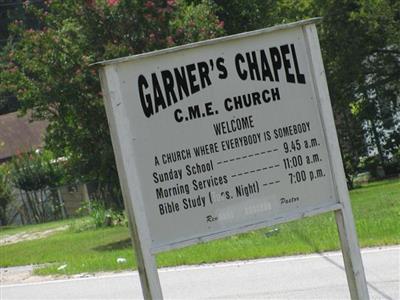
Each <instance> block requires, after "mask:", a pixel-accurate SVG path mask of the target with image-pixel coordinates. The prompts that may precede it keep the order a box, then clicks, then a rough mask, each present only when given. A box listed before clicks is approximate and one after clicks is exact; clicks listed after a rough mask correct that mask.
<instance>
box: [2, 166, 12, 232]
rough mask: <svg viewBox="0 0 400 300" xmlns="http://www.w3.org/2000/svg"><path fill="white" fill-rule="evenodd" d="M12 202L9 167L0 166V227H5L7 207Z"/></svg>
mask: <svg viewBox="0 0 400 300" xmlns="http://www.w3.org/2000/svg"><path fill="white" fill-rule="evenodd" d="M13 200H14V195H13V192H12V187H11V183H10V170H9V167H8V166H7V165H4V166H0V225H7V222H8V219H7V207H8V205H9V204H10V203H11V202H12V201H13Z"/></svg>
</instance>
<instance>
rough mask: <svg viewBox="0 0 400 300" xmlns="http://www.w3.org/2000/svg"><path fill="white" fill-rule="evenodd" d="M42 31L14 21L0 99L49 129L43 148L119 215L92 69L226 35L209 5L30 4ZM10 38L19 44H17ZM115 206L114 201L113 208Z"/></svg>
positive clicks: (0, 66)
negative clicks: (92, 183) (5, 97)
mask: <svg viewBox="0 0 400 300" xmlns="http://www.w3.org/2000/svg"><path fill="white" fill-rule="evenodd" d="M25 9H26V10H27V11H28V12H29V13H30V14H32V15H35V16H36V18H37V20H39V22H40V26H39V27H40V29H35V28H30V27H29V26H27V25H26V24H25V23H24V22H21V21H20V20H15V21H14V23H13V24H12V25H11V27H10V31H11V33H12V35H11V39H12V40H13V41H15V40H17V41H16V42H10V43H9V44H8V45H7V46H6V47H5V51H6V53H7V55H4V56H2V58H1V59H0V82H1V86H0V93H11V94H15V95H17V97H18V99H19V100H20V101H21V105H22V111H23V112H26V111H27V110H28V109H29V110H32V111H33V118H34V119H46V120H48V121H49V126H48V131H47V135H46V147H48V148H49V149H51V150H52V151H53V152H54V153H55V154H56V155H57V156H59V157H61V156H63V157H67V158H68V161H69V165H70V170H72V172H73V174H74V176H75V177H76V178H78V179H84V180H96V181H97V182H99V183H100V185H99V189H102V190H103V191H105V192H107V193H111V195H112V196H111V199H113V204H114V206H117V207H118V208H122V201H121V197H119V196H118V195H119V185H118V177H117V173H116V167H115V162H114V156H113V151H112V147H111V141H110V136H109V129H108V125H107V121H106V115H105V111H104V107H103V100H102V95H101V92H100V84H99V80H98V76H97V71H96V69H95V68H94V67H90V64H92V63H94V62H97V61H101V60H105V59H111V58H116V57H121V56H127V55H132V54H139V53H143V52H148V51H153V50H156V49H160V48H167V47H171V46H174V45H178V44H180V43H187V42H193V41H197V40H199V39H207V38H213V37H217V36H219V35H221V34H222V33H223V28H222V26H221V24H220V22H219V20H218V18H217V17H216V16H215V14H214V10H215V6H214V5H213V4H212V2H209V1H201V2H200V3H197V4H187V3H185V2H184V1H178V2H176V1H174V0H168V1H143V0H139V1H118V0H107V1H100V0H99V1H95V0H87V1H60V0H59V1H47V2H45V7H43V8H42V7H37V6H35V5H33V4H27V5H26V6H25ZM15 37H18V39H16V38H15ZM117 199H119V200H118V201H116V200H117Z"/></svg>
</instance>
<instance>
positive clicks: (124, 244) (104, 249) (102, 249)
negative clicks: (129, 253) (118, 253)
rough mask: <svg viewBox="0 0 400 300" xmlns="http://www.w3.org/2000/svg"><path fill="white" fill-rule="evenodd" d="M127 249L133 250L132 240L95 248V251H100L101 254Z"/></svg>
mask: <svg viewBox="0 0 400 300" xmlns="http://www.w3.org/2000/svg"><path fill="white" fill-rule="evenodd" d="M125 248H132V242H131V239H130V238H128V239H125V240H121V241H118V242H114V243H110V244H107V245H101V246H98V247H95V248H93V250H95V251H99V252H107V251H112V250H121V249H125Z"/></svg>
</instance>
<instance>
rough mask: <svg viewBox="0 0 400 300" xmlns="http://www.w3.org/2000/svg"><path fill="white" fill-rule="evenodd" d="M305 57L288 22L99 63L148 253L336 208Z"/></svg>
mask: <svg viewBox="0 0 400 300" xmlns="http://www.w3.org/2000/svg"><path fill="white" fill-rule="evenodd" d="M304 24H306V23H304ZM310 51H311V50H310V44H309V41H308V40H307V34H306V32H305V30H304V27H302V26H293V25H292V26H286V27H285V26H282V27H280V28H278V29H276V28H275V30H268V29H267V30H261V31H257V32H252V33H247V34H242V35H238V36H233V37H226V38H222V39H217V40H213V41H206V42H202V43H198V44H193V45H187V46H183V47H177V48H172V49H166V50H162V51H158V52H154V53H148V54H143V55H138V56H134V57H130V58H123V59H119V60H115V61H110V62H105V63H103V64H104V68H103V71H102V72H103V73H102V74H103V78H102V79H103V80H102V85H103V90H104V91H105V93H106V97H107V99H106V106H107V115H108V117H109V120H110V126H111V129H112V135H113V144H114V147H115V150H116V155H117V161H119V165H118V168H119V172H120V176H121V175H122V177H123V179H122V185H123V187H124V190H125V192H124V195H125V198H126V199H125V200H126V201H128V202H129V205H131V206H132V207H133V213H134V214H135V221H134V223H135V226H136V227H137V228H138V231H139V233H138V234H139V235H140V234H141V233H140V231H142V232H143V234H145V235H146V237H147V240H148V243H147V245H148V248H149V250H150V251H151V253H157V252H160V251H163V250H166V249H171V248H175V247H179V246H183V245H188V244H191V243H196V242H198V241H204V240H209V239H212V238H216V237H221V236H226V235H229V234H233V233H238V232H244V231H247V230H250V229H254V228H259V227H262V226H266V225H273V224H277V223H281V222H286V221H289V220H293V219H298V218H302V217H304V216H305V215H312V214H317V213H321V212H325V211H332V210H338V209H340V208H342V206H341V204H340V202H341V201H340V199H339V196H338V193H337V191H336V190H335V184H334V172H333V171H332V166H331V163H332V159H331V157H332V156H331V154H330V153H329V152H328V147H327V143H328V141H329V140H328V138H329V137H327V135H326V133H325V130H324V128H325V126H326V124H324V122H323V120H322V118H323V117H322V116H321V108H320V105H321V104H320V99H319V95H320V93H321V91H319V90H318V87H317V86H316V85H318V84H317V83H316V82H317V81H318V78H315V76H314V74H315V70H314V69H313V63H312V61H311V60H312V58H311V57H312V53H311V52H310ZM332 138H334V139H336V136H334V137H332ZM121 170H122V171H121ZM138 219H140V221H139V220H138Z"/></svg>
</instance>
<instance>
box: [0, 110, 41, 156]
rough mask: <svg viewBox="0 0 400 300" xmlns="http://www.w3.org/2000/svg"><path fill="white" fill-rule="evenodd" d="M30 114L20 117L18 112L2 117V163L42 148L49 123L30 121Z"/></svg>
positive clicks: (0, 124) (0, 147)
mask: <svg viewBox="0 0 400 300" xmlns="http://www.w3.org/2000/svg"><path fill="white" fill-rule="evenodd" d="M30 116H31V115H30V114H29V113H28V114H26V115H25V116H23V117H19V116H18V113H17V112H14V113H9V114H6V115H0V163H1V162H4V161H6V160H8V159H10V158H12V157H13V156H14V155H16V154H18V153H24V152H28V151H30V150H32V149H37V148H41V147H43V145H44V135H45V132H46V127H47V125H48V122H46V121H34V122H31V121H30Z"/></svg>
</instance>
